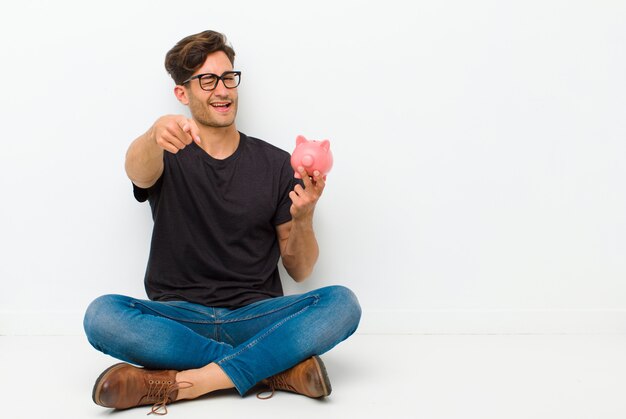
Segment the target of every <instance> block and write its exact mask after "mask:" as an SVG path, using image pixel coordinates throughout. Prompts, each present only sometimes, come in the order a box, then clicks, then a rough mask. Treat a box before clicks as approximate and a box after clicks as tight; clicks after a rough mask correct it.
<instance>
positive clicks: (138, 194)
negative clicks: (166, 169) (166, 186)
mask: <svg viewBox="0 0 626 419" xmlns="http://www.w3.org/2000/svg"><path fill="white" fill-rule="evenodd" d="M162 183H163V175H161V177H160V178H159V180H157V181H156V183H155V184H154V185H152V186H150V187H149V188H140V187H139V186H137V185H135V184H134V183H133V195H135V199H136V200H137V201H139V202H146V201H147V200H148V198H149V197H150V195H152V194H153V193H155V192H158V191H159V190H160V189H161V184H162Z"/></svg>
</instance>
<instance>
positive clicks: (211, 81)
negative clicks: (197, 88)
mask: <svg viewBox="0 0 626 419" xmlns="http://www.w3.org/2000/svg"><path fill="white" fill-rule="evenodd" d="M216 81H217V77H216V76H214V75H212V74H207V75H206V76H202V77H200V85H201V86H202V88H205V87H213V86H214V85H215V82H216Z"/></svg>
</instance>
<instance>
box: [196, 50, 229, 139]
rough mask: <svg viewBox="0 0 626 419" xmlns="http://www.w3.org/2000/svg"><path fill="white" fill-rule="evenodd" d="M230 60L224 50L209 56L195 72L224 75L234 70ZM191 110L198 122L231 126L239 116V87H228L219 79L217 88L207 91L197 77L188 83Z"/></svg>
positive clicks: (219, 126) (207, 124)
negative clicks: (201, 86) (202, 87)
mask: <svg viewBox="0 0 626 419" xmlns="http://www.w3.org/2000/svg"><path fill="white" fill-rule="evenodd" d="M232 70H233V66H232V64H231V63H230V60H229V59H228V57H227V56H226V54H224V53H223V52H222V51H218V52H214V53H213V54H210V55H208V56H207V58H206V60H205V61H204V64H203V65H202V67H200V68H199V69H198V70H196V72H195V73H194V74H193V75H194V76H195V75H197V74H204V73H213V74H217V75H218V76H219V75H222V74H223V73H224V72H225V71H232ZM185 90H186V92H187V98H188V101H189V103H187V105H189V110H190V111H191V115H192V117H193V118H194V119H195V120H196V122H197V123H198V124H201V125H206V126H209V127H214V128H221V127H229V126H231V125H232V124H233V123H234V122H235V117H236V116H237V100H238V94H237V88H232V89H228V88H226V86H224V83H223V81H222V80H219V81H218V83H217V86H216V87H215V89H213V90H211V91H206V90H203V89H201V88H200V83H199V81H198V80H197V79H194V80H191V81H189V82H188V83H187V84H186V89H185Z"/></svg>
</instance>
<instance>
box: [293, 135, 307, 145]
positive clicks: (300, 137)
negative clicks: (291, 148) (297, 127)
mask: <svg viewBox="0 0 626 419" xmlns="http://www.w3.org/2000/svg"><path fill="white" fill-rule="evenodd" d="M306 142H307V139H306V138H304V135H298V136H297V137H296V145H300V144H302V143H306Z"/></svg>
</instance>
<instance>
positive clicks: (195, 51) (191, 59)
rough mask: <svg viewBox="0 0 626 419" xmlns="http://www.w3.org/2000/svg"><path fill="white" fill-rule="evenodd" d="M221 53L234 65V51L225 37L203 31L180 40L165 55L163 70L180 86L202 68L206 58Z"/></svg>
mask: <svg viewBox="0 0 626 419" xmlns="http://www.w3.org/2000/svg"><path fill="white" fill-rule="evenodd" d="M217 51H223V52H224V53H225V54H226V56H227V57H228V59H229V60H230V63H231V64H235V51H234V50H233V48H232V47H231V46H230V45H229V44H228V41H227V40H226V36H225V35H223V34H221V33H219V32H215V31H204V32H200V33H197V34H195V35H189V36H187V37H186V38H183V39H181V40H180V41H178V43H177V44H176V45H175V46H174V48H172V49H171V50H169V51H168V52H167V54H166V55H165V69H166V70H167V72H168V73H169V75H170V76H172V78H173V79H174V82H175V83H176V84H182V83H183V82H184V81H185V80H187V79H188V78H189V77H191V76H192V75H193V73H194V72H195V71H196V70H197V69H199V68H200V67H202V64H204V61H205V60H206V57H207V56H208V55H209V54H212V53H214V52H217Z"/></svg>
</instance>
